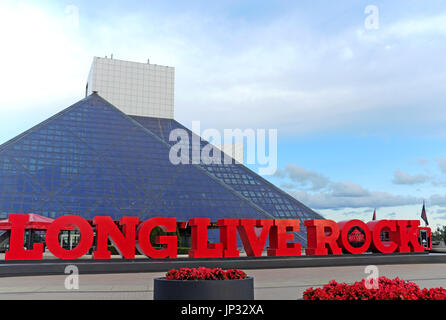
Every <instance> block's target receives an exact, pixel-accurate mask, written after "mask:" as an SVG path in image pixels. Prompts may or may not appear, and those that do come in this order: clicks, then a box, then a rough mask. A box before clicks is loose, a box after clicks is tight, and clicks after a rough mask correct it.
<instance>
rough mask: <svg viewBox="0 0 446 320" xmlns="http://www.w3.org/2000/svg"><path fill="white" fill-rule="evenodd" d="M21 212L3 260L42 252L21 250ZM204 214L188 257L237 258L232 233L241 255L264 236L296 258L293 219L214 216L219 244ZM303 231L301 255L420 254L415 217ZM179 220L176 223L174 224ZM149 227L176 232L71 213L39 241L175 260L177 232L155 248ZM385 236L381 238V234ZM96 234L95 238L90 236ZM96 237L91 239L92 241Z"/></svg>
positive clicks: (157, 222) (76, 251)
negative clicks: (66, 233) (71, 235)
mask: <svg viewBox="0 0 446 320" xmlns="http://www.w3.org/2000/svg"><path fill="white" fill-rule="evenodd" d="M28 219H29V217H28V215H26V214H10V215H9V221H10V223H11V238H10V245H9V250H8V251H7V252H6V253H5V260H39V259H42V256H43V247H44V244H43V243H34V244H33V248H32V249H25V248H24V235H25V228H26V222H27V221H28ZM210 223H211V222H210V219H209V218H193V219H190V220H189V221H188V226H189V227H190V230H191V250H189V257H191V258H223V257H238V256H239V250H238V249H237V234H238V235H239V237H240V240H241V242H242V244H243V247H244V249H245V251H246V254H247V256H251V257H258V256H261V255H262V252H263V250H264V248H265V245H266V243H267V240H269V246H268V248H267V255H268V256H299V255H301V244H300V243H298V242H293V241H294V234H293V233H292V232H298V231H300V224H299V220H297V219H220V220H218V221H217V227H218V228H219V231H220V242H219V243H209V241H208V234H207V230H208V227H209V226H210ZM304 224H305V227H306V229H307V240H308V241H307V242H308V243H307V248H306V250H305V253H306V255H327V254H336V255H340V254H342V253H343V252H346V253H351V254H360V253H363V252H365V251H367V250H369V251H374V252H382V253H391V252H423V251H424V247H423V246H422V245H421V244H420V243H419V234H420V230H422V229H424V230H427V231H428V232H429V234H430V229H429V228H426V227H420V226H419V224H420V222H419V221H418V220H380V221H371V222H368V223H364V222H362V221H361V220H350V221H342V222H338V223H336V222H334V221H332V220H325V219H318V220H307V221H305V223H304ZM181 225H183V227H185V225H184V224H180V226H181ZM67 227H70V228H73V227H74V228H76V229H78V230H79V233H80V241H79V243H78V245H77V246H76V247H75V248H73V249H70V250H67V249H64V248H63V247H62V246H61V245H60V242H59V233H60V231H61V230H66V229H67ZM155 227H159V228H161V229H162V230H163V231H164V232H176V228H177V221H176V218H166V217H155V218H151V219H148V220H146V221H144V222H140V221H139V218H138V217H122V218H121V219H120V220H119V224H118V223H115V221H113V220H112V218H111V217H108V216H97V217H95V218H94V219H93V220H92V224H90V223H89V222H88V221H87V220H85V219H84V218H82V217H80V216H76V215H65V216H61V217H59V218H57V219H56V220H54V221H53V222H52V223H51V224H50V225H49V227H48V229H47V231H46V236H45V244H46V246H47V248H48V250H49V251H50V252H51V253H52V254H53V255H54V256H56V257H57V258H60V259H77V258H80V257H82V256H83V255H85V254H87V253H88V252H89V251H90V249H91V248H92V245H93V243H95V244H96V245H95V251H94V252H93V258H94V259H110V256H111V252H110V251H109V247H108V241H109V240H110V241H111V243H112V244H113V245H114V247H115V248H116V249H117V251H118V252H119V253H120V254H121V256H122V257H123V258H126V259H133V258H134V257H135V249H137V250H138V251H139V252H140V253H143V254H145V255H146V256H147V257H149V258H155V259H157V258H176V257H177V236H176V235H161V236H158V237H157V238H156V240H155V242H156V243H157V244H159V245H161V249H160V248H155V247H154V246H153V244H152V243H151V241H150V234H151V232H152V230H153V229H154V228H155ZM383 232H386V233H387V234H388V239H387V240H386V241H384V240H383V239H382V233H383ZM95 238H96V239H95ZM94 240H96V242H94Z"/></svg>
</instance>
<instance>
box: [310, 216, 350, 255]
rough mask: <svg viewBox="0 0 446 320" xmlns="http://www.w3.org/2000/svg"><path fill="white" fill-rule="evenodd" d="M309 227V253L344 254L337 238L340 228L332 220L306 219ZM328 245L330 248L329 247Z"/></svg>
mask: <svg viewBox="0 0 446 320" xmlns="http://www.w3.org/2000/svg"><path fill="white" fill-rule="evenodd" d="M305 226H306V227H307V245H308V248H307V249H306V250H305V253H306V254H307V255H327V254H328V253H329V252H330V253H332V254H342V250H341V248H339V246H338V244H337V242H336V240H337V239H338V237H339V228H338V225H337V224H336V222H334V221H332V220H325V219H317V220H307V221H305ZM327 247H328V248H327Z"/></svg>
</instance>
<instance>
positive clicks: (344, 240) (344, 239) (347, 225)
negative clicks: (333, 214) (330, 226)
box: [338, 219, 372, 254]
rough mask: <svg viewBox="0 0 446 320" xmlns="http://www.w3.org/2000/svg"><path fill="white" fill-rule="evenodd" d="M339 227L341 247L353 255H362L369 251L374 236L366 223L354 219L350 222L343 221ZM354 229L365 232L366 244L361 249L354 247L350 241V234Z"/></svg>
mask: <svg viewBox="0 0 446 320" xmlns="http://www.w3.org/2000/svg"><path fill="white" fill-rule="evenodd" d="M338 225H339V229H340V230H341V234H340V237H339V246H340V247H342V248H343V249H345V250H347V251H348V252H350V253H352V254H360V253H364V252H366V251H367V249H368V248H369V247H370V243H371V242H372V234H371V232H370V230H369V228H368V227H367V225H366V224H365V223H364V222H362V221H361V220H358V219H354V220H350V221H341V222H339V223H338ZM354 227H358V228H360V229H362V231H363V232H364V238H365V239H364V244H363V245H362V246H360V247H354V246H352V245H351V244H350V241H349V239H348V232H349V231H350V230H351V229H352V228H354Z"/></svg>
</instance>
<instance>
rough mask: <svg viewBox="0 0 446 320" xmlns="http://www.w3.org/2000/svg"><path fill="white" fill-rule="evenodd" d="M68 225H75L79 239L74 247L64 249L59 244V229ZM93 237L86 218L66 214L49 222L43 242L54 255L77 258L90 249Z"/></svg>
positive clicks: (62, 257) (61, 257) (63, 257)
mask: <svg viewBox="0 0 446 320" xmlns="http://www.w3.org/2000/svg"><path fill="white" fill-rule="evenodd" d="M69 225H71V226H75V227H77V228H78V229H79V232H80V241H79V243H78V245H77V246H76V248H74V249H72V250H66V249H64V248H62V247H61V246H60V244H59V232H60V230H62V229H63V228H64V227H67V226H69ZM93 238H94V234H93V229H92V228H91V226H90V224H89V223H88V222H87V220H85V219H84V218H82V217H80V216H75V215H67V216H62V217H60V218H57V219H56V220H54V221H53V222H52V223H51V225H50V226H49V228H48V230H47V232H46V237H45V242H46V245H47V247H48V250H50V251H51V253H52V254H54V255H55V256H56V257H58V258H60V259H77V258H79V257H82V256H83V255H84V254H86V253H87V252H88V250H90V248H91V245H92V244H93Z"/></svg>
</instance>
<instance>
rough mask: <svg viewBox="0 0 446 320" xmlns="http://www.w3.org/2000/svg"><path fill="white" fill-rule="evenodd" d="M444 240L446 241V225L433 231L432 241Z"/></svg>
mask: <svg viewBox="0 0 446 320" xmlns="http://www.w3.org/2000/svg"><path fill="white" fill-rule="evenodd" d="M441 240H443V241H444V242H445V243H446V226H442V227H441V228H440V227H437V230H435V231H434V232H432V241H433V242H438V241H441Z"/></svg>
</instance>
